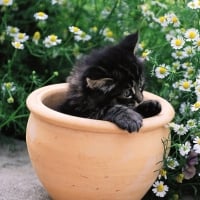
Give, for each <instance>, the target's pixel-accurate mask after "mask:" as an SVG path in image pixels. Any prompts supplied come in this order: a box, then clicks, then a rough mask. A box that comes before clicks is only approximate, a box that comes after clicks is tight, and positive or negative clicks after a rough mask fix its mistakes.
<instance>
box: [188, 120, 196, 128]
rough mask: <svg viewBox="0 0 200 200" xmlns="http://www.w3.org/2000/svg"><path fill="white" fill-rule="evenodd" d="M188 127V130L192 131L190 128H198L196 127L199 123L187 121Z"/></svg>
mask: <svg viewBox="0 0 200 200" xmlns="http://www.w3.org/2000/svg"><path fill="white" fill-rule="evenodd" d="M186 127H187V128H188V129H190V128H196V127H197V121H196V120H195V119H189V120H188V121H187V125H186Z"/></svg>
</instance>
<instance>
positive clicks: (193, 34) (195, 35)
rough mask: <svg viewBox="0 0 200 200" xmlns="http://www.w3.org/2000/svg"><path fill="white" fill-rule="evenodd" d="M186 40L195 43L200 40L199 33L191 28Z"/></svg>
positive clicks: (186, 33)
mask: <svg viewBox="0 0 200 200" xmlns="http://www.w3.org/2000/svg"><path fill="white" fill-rule="evenodd" d="M185 38H186V40H187V41H194V40H196V39H197V38H199V31H198V30H197V29H195V28H190V29H188V30H186V32H185Z"/></svg>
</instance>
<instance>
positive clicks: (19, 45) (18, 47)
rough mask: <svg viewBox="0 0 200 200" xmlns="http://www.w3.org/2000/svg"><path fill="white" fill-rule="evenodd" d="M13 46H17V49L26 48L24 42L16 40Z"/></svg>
mask: <svg viewBox="0 0 200 200" xmlns="http://www.w3.org/2000/svg"><path fill="white" fill-rule="evenodd" d="M11 44H12V46H13V47H15V48H16V49H24V44H22V43H20V42H18V41H14V42H12V43H11Z"/></svg>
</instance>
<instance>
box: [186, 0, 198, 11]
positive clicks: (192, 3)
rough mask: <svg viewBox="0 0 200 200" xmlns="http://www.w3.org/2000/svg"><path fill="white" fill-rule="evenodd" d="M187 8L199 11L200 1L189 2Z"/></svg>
mask: <svg viewBox="0 0 200 200" xmlns="http://www.w3.org/2000/svg"><path fill="white" fill-rule="evenodd" d="M187 6H188V7H189V8H191V9H199V8H200V2H199V0H193V1H190V2H188V4H187Z"/></svg>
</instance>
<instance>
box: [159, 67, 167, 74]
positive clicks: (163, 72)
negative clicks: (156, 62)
mask: <svg viewBox="0 0 200 200" xmlns="http://www.w3.org/2000/svg"><path fill="white" fill-rule="evenodd" d="M159 72H160V73H161V74H165V73H166V72H167V69H166V68H165V67H160V68H159Z"/></svg>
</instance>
